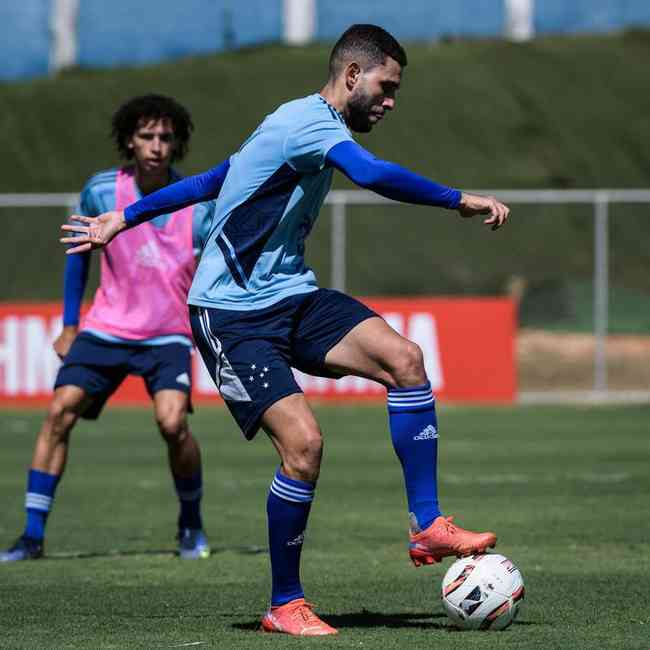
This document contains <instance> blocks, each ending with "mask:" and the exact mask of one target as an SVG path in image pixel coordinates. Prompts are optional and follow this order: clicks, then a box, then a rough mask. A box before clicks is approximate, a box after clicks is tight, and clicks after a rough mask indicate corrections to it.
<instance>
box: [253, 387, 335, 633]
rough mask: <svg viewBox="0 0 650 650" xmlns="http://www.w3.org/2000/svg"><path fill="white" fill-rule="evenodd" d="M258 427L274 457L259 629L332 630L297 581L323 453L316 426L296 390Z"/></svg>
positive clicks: (265, 416) (264, 418)
mask: <svg viewBox="0 0 650 650" xmlns="http://www.w3.org/2000/svg"><path fill="white" fill-rule="evenodd" d="M261 425H262V427H263V429H264V430H265V431H266V433H267V434H268V435H269V437H270V438H271V441H272V442H273V445H274V446H275V448H276V450H277V452H278V455H279V456H280V467H279V469H278V470H277V472H276V474H275V477H274V478H273V482H272V483H271V488H270V490H269V495H268V499H267V504H266V511H267V516H268V527H269V551H270V555H271V573H272V589H271V607H270V608H269V610H268V612H267V613H266V615H265V616H264V618H263V619H262V630H264V631H265V632H286V633H289V634H293V635H298V636H305V635H308V636H323V635H329V634H336V630H335V629H334V628H332V627H331V626H329V625H327V623H325V622H324V621H322V620H321V619H320V618H319V617H318V616H317V615H316V614H315V613H314V612H313V610H312V607H311V605H309V604H308V603H306V602H305V593H304V590H303V587H302V584H301V581H300V557H301V552H302V546H303V542H304V539H305V530H306V528H307V521H308V519H309V512H310V510H311V503H312V500H313V498H314V492H315V489H316V481H317V480H318V474H319V472H320V463H321V457H322V453H323V441H322V436H321V432H320V427H319V426H318V423H317V421H316V418H315V417H314V414H313V412H312V410H311V408H310V407H309V405H308V403H307V400H306V399H305V396H304V395H303V394H302V393H296V394H294V395H290V396H288V397H284V398H283V399H281V400H280V401H278V402H276V403H275V404H273V405H272V406H271V407H270V408H269V409H268V410H267V411H266V412H265V413H264V415H263V416H262V420H261Z"/></svg>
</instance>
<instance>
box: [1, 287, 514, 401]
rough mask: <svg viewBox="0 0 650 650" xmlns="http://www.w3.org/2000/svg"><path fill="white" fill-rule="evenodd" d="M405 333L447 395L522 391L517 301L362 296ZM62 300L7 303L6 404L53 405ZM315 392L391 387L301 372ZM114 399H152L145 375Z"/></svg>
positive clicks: (357, 392) (198, 389)
mask: <svg viewBox="0 0 650 650" xmlns="http://www.w3.org/2000/svg"><path fill="white" fill-rule="evenodd" d="M362 300H363V302H365V303H366V304H367V305H368V306H369V307H371V308H372V309H374V310H375V311H376V312H377V313H378V314H380V315H381V316H382V317H383V318H384V319H385V320H386V321H387V322H388V323H389V324H390V325H391V326H392V327H393V328H394V329H395V330H396V331H397V332H399V333H400V334H402V335H404V336H406V337H407V338H409V339H410V340H412V341H414V342H415V343H417V344H418V345H419V346H420V347H421V349H422V351H423V353H424V360H425V365H426V369H427V375H428V377H429V379H430V381H431V384H432V387H433V390H434V393H436V395H437V397H438V398H439V399H441V400H443V401H448V402H449V401H451V402H476V403H481V402H483V403H508V402H511V401H513V400H514V398H515V396H516V370H515V355H514V344H515V330H516V318H515V313H516V311H515V305H514V303H513V302H512V301H511V300H509V299H504V298H362ZM60 331H61V305H60V304H59V303H0V404H1V405H2V406H5V407H6V406H16V407H25V406H30V405H34V406H39V407H42V406H43V405H45V404H47V402H48V400H49V398H50V396H51V390H52V385H53V383H54V379H55V377H56V372H57V370H58V367H59V365H60V361H59V359H58V357H57V356H56V354H55V353H54V350H53V349H52V341H53V340H54V339H55V338H56V336H57V335H58V334H59V332H60ZM296 377H297V379H298V382H299V383H300V385H301V387H302V388H303V390H304V391H305V393H306V394H307V396H309V397H311V398H316V399H319V400H328V401H330V400H333V401H343V400H345V401H378V402H382V401H384V399H385V395H386V391H385V389H384V388H383V387H382V386H380V385H378V384H376V383H374V382H372V381H370V380H367V379H360V378H357V377H345V378H343V379H339V380H334V379H325V378H321V377H311V376H308V375H305V374H303V373H300V372H297V371H296ZM193 379H194V392H193V400H194V402H195V403H201V402H219V401H220V398H219V397H218V395H217V392H216V389H215V387H214V385H213V383H212V380H211V378H210V376H209V374H208V372H207V371H206V370H205V368H204V366H203V363H202V362H201V360H200V356H199V355H198V354H196V355H195V356H194V377H193ZM111 403H113V404H123V405H147V404H148V403H149V398H148V396H147V393H146V390H145V388H144V384H143V382H142V380H141V379H140V378H138V377H129V378H128V379H127V381H125V382H124V384H123V385H122V386H121V387H120V389H119V390H118V392H117V393H116V394H115V395H114V397H113V398H112V400H111Z"/></svg>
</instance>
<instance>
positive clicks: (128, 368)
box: [54, 332, 192, 420]
mask: <svg viewBox="0 0 650 650" xmlns="http://www.w3.org/2000/svg"><path fill="white" fill-rule="evenodd" d="M127 375H137V376H139V377H142V378H143V379H144V382H145V384H146V386H147V391H148V392H149V395H152V396H153V395H154V394H155V393H157V392H158V391H159V390H164V389H173V390H180V391H182V392H183V393H186V394H187V395H190V394H191V391H192V365H191V348H190V347H189V346H187V345H183V344H181V343H169V344H167V345H128V344H122V343H112V342H110V341H104V340H102V339H100V338H97V337H96V336H93V335H92V334H88V333H86V332H81V333H80V334H79V335H78V336H77V338H76V339H75V340H74V342H73V344H72V345H71V346H70V351H69V352H68V354H67V355H66V357H65V359H64V360H63V365H62V366H61V368H60V369H59V373H58V375H57V376H56V381H55V382H54V388H55V389H56V388H59V386H70V385H72V386H79V387H80V388H83V389H84V390H85V391H86V393H88V395H90V396H91V397H92V398H93V401H92V404H90V406H89V407H88V408H87V409H86V410H85V411H84V412H83V413H82V415H81V417H83V418H86V419H88V420H95V419H96V418H97V417H98V416H99V414H100V413H101V410H102V408H104V404H105V403H106V401H107V400H108V398H109V397H110V396H111V395H112V394H113V393H114V392H115V391H116V390H117V388H118V387H119V385H120V384H121V383H122V382H123V381H124V380H125V379H126V377H127ZM190 410H191V406H190Z"/></svg>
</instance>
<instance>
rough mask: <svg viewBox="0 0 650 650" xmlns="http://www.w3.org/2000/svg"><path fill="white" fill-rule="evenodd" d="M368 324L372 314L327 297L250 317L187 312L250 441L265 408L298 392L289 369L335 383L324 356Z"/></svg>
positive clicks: (313, 296) (287, 302)
mask: <svg viewBox="0 0 650 650" xmlns="http://www.w3.org/2000/svg"><path fill="white" fill-rule="evenodd" d="M373 316H377V314H376V313H375V312H374V311H372V310H371V309H369V308H368V307H366V306H365V305H364V304H362V303H360V302H359V301H358V300H355V299H354V298H350V296H346V295H345V294H343V293H340V292H339V291H332V290H331V289H318V290H317V291H313V292H311V293H303V294H300V295H297V296H291V297H289V298H285V299H284V300H281V301H280V302H278V303H277V304H275V305H272V306H271V307H267V308H266V309H252V310H250V311H236V310H232V309H210V308H206V307H196V306H193V305H190V322H191V324H192V333H193V334H194V341H195V342H196V346H197V348H198V349H199V352H200V353H201V356H202V357H203V361H204V362H205V365H206V367H207V369H208V371H209V372H210V374H211V375H212V379H214V382H215V384H216V385H217V388H218V389H219V392H220V393H221V396H222V397H223V398H224V400H225V402H226V404H227V405H228V408H229V409H230V412H231V413H232V414H233V416H234V418H235V420H236V421H237V424H238V425H239V427H240V428H241V430H242V431H243V433H244V435H245V436H246V438H248V439H249V440H250V439H251V438H253V437H254V436H255V434H256V433H257V431H258V429H259V422H260V418H261V417H262V415H263V414H264V412H265V411H266V410H267V409H268V408H269V407H270V406H271V405H273V404H274V403H275V402H277V401H278V400H280V399H282V398H283V397H286V396H287V395H292V394H294V393H300V392H302V391H301V389H300V386H298V384H297V382H296V380H295V378H294V376H293V372H292V371H291V367H294V368H297V369H298V370H301V371H303V372H306V373H308V374H310V375H316V376H318V377H338V376H339V375H335V374H333V373H331V372H330V371H328V370H327V368H326V367H325V355H326V354H327V353H328V352H329V351H330V350H331V349H332V348H333V347H334V346H335V345H336V344H337V343H338V342H339V341H340V340H341V339H342V338H343V337H344V336H345V335H346V334H347V333H348V332H349V331H350V330H351V329H353V328H354V327H356V326H357V325H358V324H359V323H360V322H362V321H364V320H366V319H367V318H372V317H373Z"/></svg>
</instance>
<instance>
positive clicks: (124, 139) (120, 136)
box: [111, 94, 194, 162]
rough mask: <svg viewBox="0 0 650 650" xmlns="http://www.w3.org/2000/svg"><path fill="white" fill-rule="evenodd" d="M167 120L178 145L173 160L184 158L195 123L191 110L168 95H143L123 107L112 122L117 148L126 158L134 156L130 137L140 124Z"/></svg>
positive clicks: (112, 133)
mask: <svg viewBox="0 0 650 650" xmlns="http://www.w3.org/2000/svg"><path fill="white" fill-rule="evenodd" d="M161 119H168V120H170V122H171V123H172V128H173V129H174V138H175V140H176V146H175V147H174V153H173V154H172V162H174V161H176V160H182V159H183V158H184V157H185V154H186V153H187V150H188V147H189V142H190V136H191V135H192V131H193V130H194V123H193V122H192V116H191V115H190V113H189V111H188V110H187V109H186V108H185V107H184V106H182V105H181V104H179V103H178V102H177V101H176V100H175V99H172V98H171V97H166V96H165V95H156V94H149V95H141V96H139V97H133V98H132V99H129V101H127V102H125V103H124V104H122V106H120V107H119V108H118V109H117V111H115V114H114V115H113V119H112V121H111V137H112V138H113V140H114V141H115V145H116V146H117V150H118V151H119V152H120V155H121V156H122V157H123V158H125V159H126V160H131V158H133V151H132V150H131V149H129V146H128V144H129V139H130V138H131V137H132V136H133V134H134V133H135V132H136V130H137V128H138V125H139V124H140V123H141V122H142V121H144V120H146V121H149V120H161Z"/></svg>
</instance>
